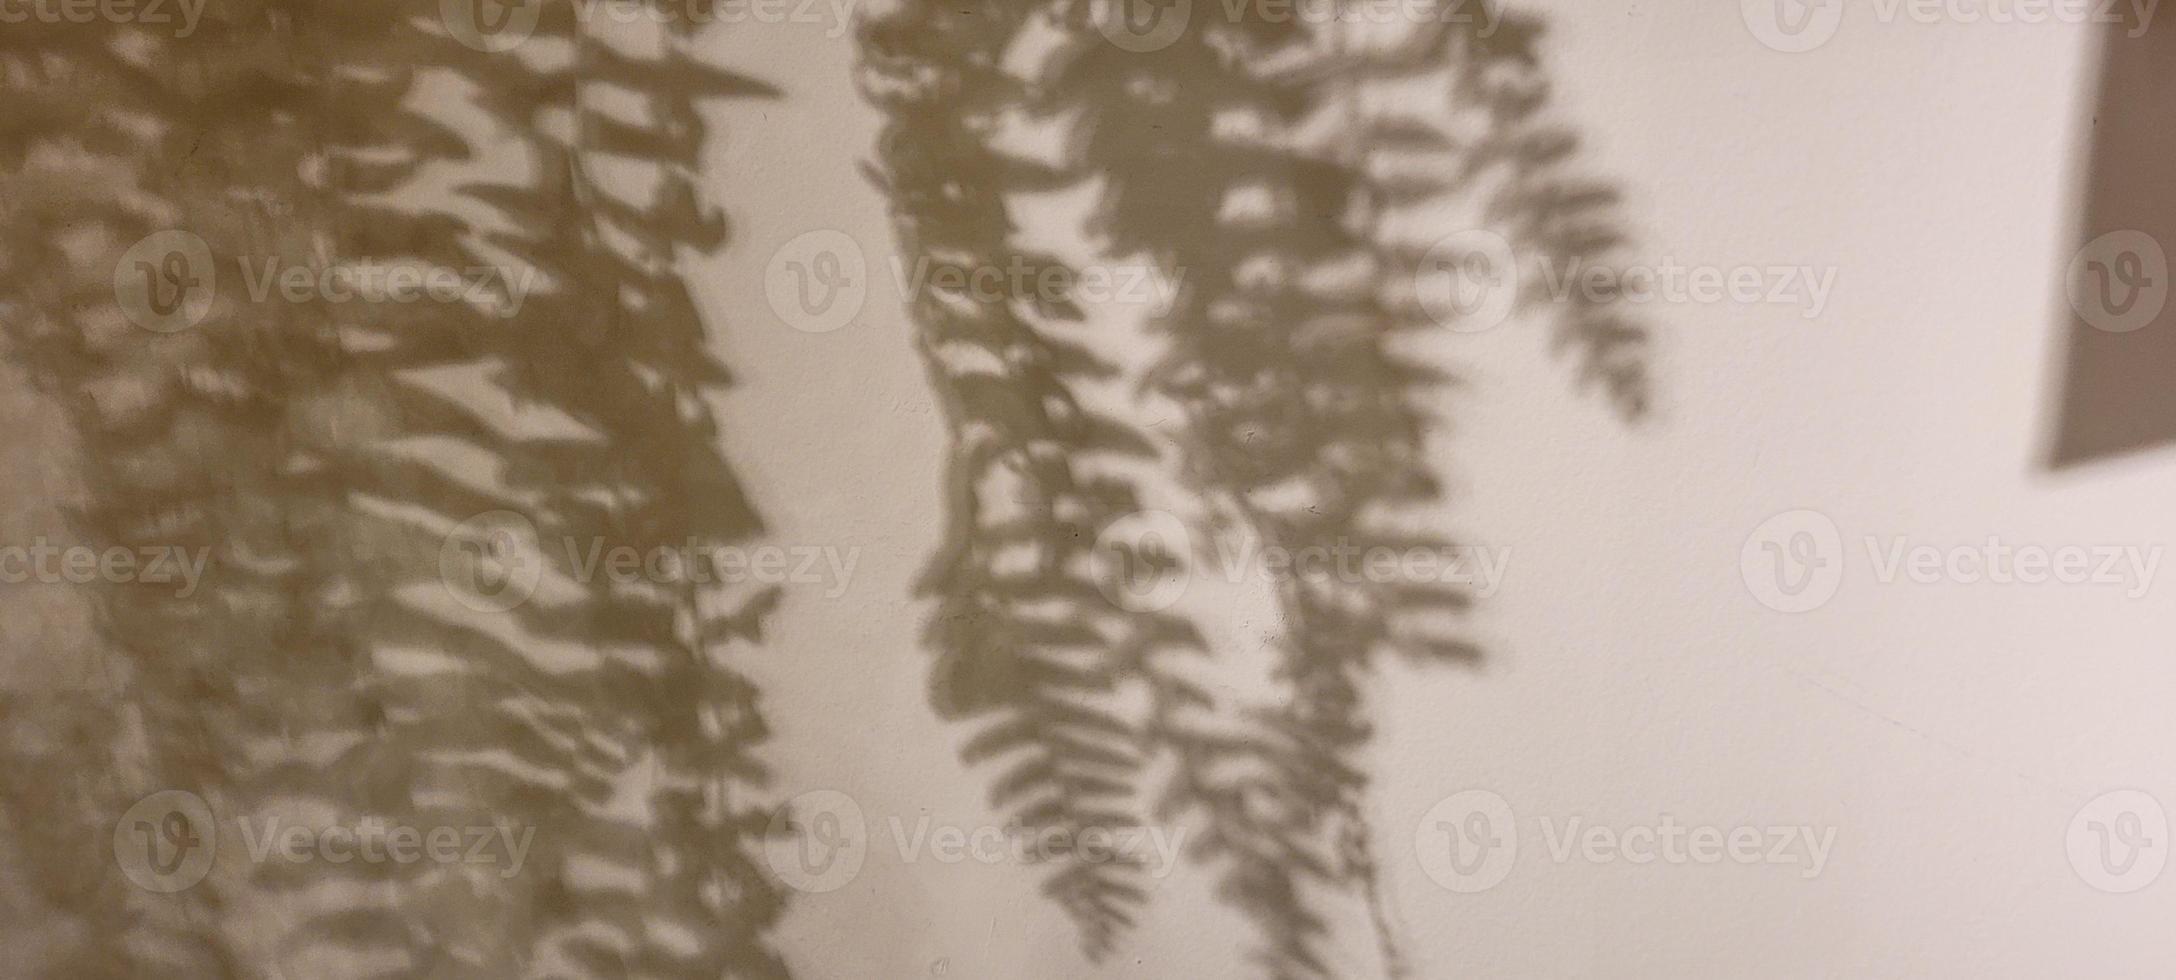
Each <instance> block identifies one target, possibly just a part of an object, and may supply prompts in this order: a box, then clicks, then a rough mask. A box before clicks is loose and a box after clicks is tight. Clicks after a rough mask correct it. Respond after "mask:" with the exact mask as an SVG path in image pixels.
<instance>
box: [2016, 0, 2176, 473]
mask: <svg viewBox="0 0 2176 980" xmlns="http://www.w3.org/2000/svg"><path fill="white" fill-rule="evenodd" d="M2172 117H2176V26H2172V25H2169V24H2167V23H2166V22H2163V23H2159V24H2156V23H2153V22H2152V20H2151V18H2148V19H2147V22H2146V29H2145V30H2143V31H2141V30H2140V29H2139V27H2138V26H2136V25H2133V24H2128V23H2125V24H2113V25H2110V26H2109V29H2108V33H2107V37H2106V40H2105V41H2104V42H2103V55H2102V63H2101V80H2100V91H2099V94H2098V95H2097V96H2096V97H2095V101H2094V108H2093V121H2092V129H2091V136H2090V139H2091V141H2092V144H2091V148H2090V149H2089V150H2088V151H2087V157H2086V160H2085V165H2086V171H2085V173H2086V177H2085V188H2084V191H2085V198H2084V205H2085V209H2084V219H2083V221H2082V222H2081V223H2080V224H2079V225H2078V232H2079V233H2078V237H2077V239H2076V241H2077V243H2078V245H2079V246H2080V247H2079V249H2078V251H2077V252H2075V253H2073V254H2072V255H2071V256H2070V265H2069V268H2068V269H2067V271H2066V274H2065V278H2064V286H2065V290H2066V294H2067V296H2068V298H2069V304H2068V307H2067V310H2068V319H2069V329H2068V330H2067V331H2066V332H2065V334H2066V335H2065V337H2064V339H2063V340H2062V341H2061V343H2062V344H2063V346H2064V348H2065V352H2066V353H2065V358H2064V361H2063V367H2061V368H2060V369H2059V370H2060V371H2061V378H2060V383H2059V388H2060V394H2059V395H2057V398H2058V401H2057V403H2056V417H2055V421H2054V425H2053V430H2054V431H2053V439H2052V446H2051V447H2050V450H2049V459H2048V466H2049V468H2050V469H2054V470H2061V469H2065V468H2069V467H2074V466H2077V465H2080V464H2083V463H2091V462H2095V461H2098V460H2104V459H2109V458H2112V457H2117V456H2122V455H2126V454H2130V453H2136V452H2139V451H2141V450H2147V449H2153V448H2157V447H2159V446H2162V445H2164V444H2166V443H2168V442H2169V441H2171V440H2176V308H2172V307H2171V306H2170V305H2169V304H2168V302H2167V300H2168V288H2169V285H2168V279H2169V264H2168V253H2167V250H2166V249H2167V246H2166V243H2168V242H2171V241H2176V166H2171V164H2172V162H2176V126H2171V125H2170V119H2171V118H2172Z"/></svg>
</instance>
